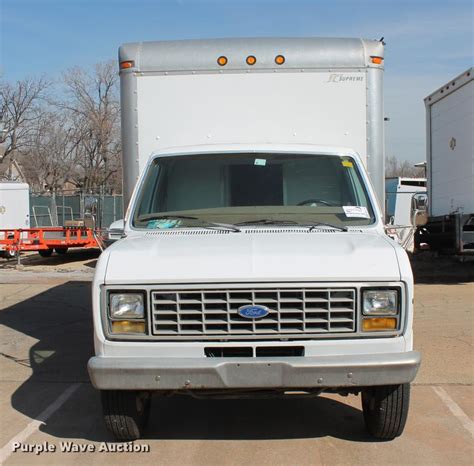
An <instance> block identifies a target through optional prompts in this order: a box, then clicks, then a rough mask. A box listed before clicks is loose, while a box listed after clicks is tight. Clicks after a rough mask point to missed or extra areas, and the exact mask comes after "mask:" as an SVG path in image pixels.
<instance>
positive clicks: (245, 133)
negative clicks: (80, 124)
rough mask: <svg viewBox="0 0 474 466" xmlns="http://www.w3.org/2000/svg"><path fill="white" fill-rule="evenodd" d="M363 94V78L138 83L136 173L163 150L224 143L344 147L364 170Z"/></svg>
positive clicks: (196, 78)
mask: <svg viewBox="0 0 474 466" xmlns="http://www.w3.org/2000/svg"><path fill="white" fill-rule="evenodd" d="M336 75H337V76H342V77H343V78H344V79H341V78H340V77H339V78H338V79H335V78H334V76H336ZM366 92H367V90H366V74H365V72H347V73H345V72H338V73H332V72H301V71H299V70H298V71H297V72H285V73H278V74H275V73H271V72H269V73H248V74H246V73H238V74H230V73H228V74H205V75H151V76H150V75H146V76H140V77H138V79H137V93H138V94H137V100H138V107H137V114H138V147H139V165H140V167H139V169H140V170H139V171H140V172H141V171H142V169H143V167H144V165H145V163H146V162H147V160H148V158H149V157H150V155H151V154H152V153H153V152H156V151H158V150H161V149H164V148H169V147H179V146H186V145H197V144H225V143H241V144H254V143H261V144H262V143H263V144H285V143H290V144H291V143H303V144H305V143H306V144H319V145H326V146H344V147H348V148H351V149H353V150H354V151H356V152H358V153H359V155H360V157H361V160H362V162H363V163H364V165H365V164H366V154H367V139H366V138H367V124H366V120H367V118H366Z"/></svg>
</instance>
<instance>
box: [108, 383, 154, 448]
mask: <svg viewBox="0 0 474 466" xmlns="http://www.w3.org/2000/svg"><path fill="white" fill-rule="evenodd" d="M101 396H102V411H103V414H104V420H105V426H106V427H107V429H108V430H109V431H110V432H111V433H112V434H113V435H114V436H115V438H116V439H117V440H125V441H130V440H137V439H139V438H140V437H141V436H142V435H143V431H144V429H145V426H146V423H147V421H148V416H149V414H150V404H151V397H150V395H149V394H148V393H146V392H136V391H128V390H102V391H101Z"/></svg>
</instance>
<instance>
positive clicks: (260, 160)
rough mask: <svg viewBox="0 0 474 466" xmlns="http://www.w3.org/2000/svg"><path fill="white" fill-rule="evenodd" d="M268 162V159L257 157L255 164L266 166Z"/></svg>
mask: <svg viewBox="0 0 474 466" xmlns="http://www.w3.org/2000/svg"><path fill="white" fill-rule="evenodd" d="M266 164H267V161H266V159H255V162H254V165H258V166H259V167H264V166H265V165H266Z"/></svg>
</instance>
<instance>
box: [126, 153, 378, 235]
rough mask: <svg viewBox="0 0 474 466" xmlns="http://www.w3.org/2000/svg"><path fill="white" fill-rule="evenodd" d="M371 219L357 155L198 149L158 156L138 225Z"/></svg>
mask: <svg viewBox="0 0 474 466" xmlns="http://www.w3.org/2000/svg"><path fill="white" fill-rule="evenodd" d="M210 222H213V223H220V224H228V225H229V224H231V225H246V226H247V225H252V224H255V225H262V224H272V223H274V224H288V225H299V224H301V225H303V224H305V225H310V224H315V223H327V224H330V225H334V226H338V227H341V226H342V227H346V226H353V225H354V226H355V225H368V224H371V223H373V222H374V213H373V210H372V207H371V205H370V202H369V199H368V196H367V192H366V188H365V186H364V184H363V182H362V180H361V177H360V174H359V171H358V169H357V166H356V164H355V162H354V160H353V159H352V158H350V157H347V156H334V155H312V154H282V153H262V154H253V153H252V154H240V153H239V154H236V153H231V154H228V153H227V154H195V155H180V156H167V157H158V158H155V159H154V160H153V162H152V163H151V165H150V166H149V168H148V171H147V173H146V175H145V178H144V181H143V183H142V186H141V188H140V191H139V193H138V201H137V203H136V207H135V210H134V213H133V225H134V226H135V227H136V228H148V229H156V228H179V227H192V226H199V225H205V224H206V225H209V224H210Z"/></svg>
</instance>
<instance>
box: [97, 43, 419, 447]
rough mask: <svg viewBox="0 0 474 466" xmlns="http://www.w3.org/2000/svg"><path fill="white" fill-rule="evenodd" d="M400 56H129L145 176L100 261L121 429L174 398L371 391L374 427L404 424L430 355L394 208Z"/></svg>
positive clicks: (123, 59) (131, 171) (108, 391)
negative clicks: (419, 327) (385, 94)
mask: <svg viewBox="0 0 474 466" xmlns="http://www.w3.org/2000/svg"><path fill="white" fill-rule="evenodd" d="M165 52H166V53H165ZM372 56H374V57H378V58H380V60H376V62H372ZM382 56H383V45H382V44H381V43H379V42H376V41H361V40H350V39H338V40H335V39H334V40H333V39H302V40H289V39H247V40H240V39H235V40H221V41H219V40H216V41H182V42H172V43H161V42H160V43H149V44H144V45H143V44H132V45H128V46H125V47H124V48H122V49H121V52H120V59H119V60H120V63H121V64H123V63H127V65H126V68H122V69H123V70H125V71H123V72H121V73H122V76H123V78H122V119H123V120H122V131H123V135H122V139H124V166H125V167H128V172H127V173H126V174H125V183H127V180H128V182H131V181H133V186H130V184H129V185H128V187H127V189H129V192H130V193H131V194H130V202H129V205H128V209H127V214H126V218H125V222H124V232H123V238H122V239H120V240H119V241H117V242H115V243H114V244H113V245H112V246H111V247H109V248H108V249H106V250H105V251H104V252H103V254H102V255H101V257H100V259H99V261H98V264H97V268H96V272H95V276H94V281H93V318H94V341H95V353H96V354H95V356H94V357H92V358H91V359H90V361H89V364H88V369H89V374H90V377H91V380H92V383H93V385H94V386H95V387H96V388H98V389H99V390H100V391H101V396H102V405H103V411H104V418H105V422H106V425H107V427H108V428H109V430H110V431H111V432H112V433H113V434H114V435H115V436H116V437H117V438H118V439H121V440H133V439H136V438H139V437H140V436H141V435H142V434H143V430H144V428H145V425H146V421H147V418H148V416H149V412H150V403H151V399H152V397H153V396H164V395H170V394H189V395H192V396H204V397H206V396H209V397H211V396H213V397H219V396H225V397H228V396H237V397H245V396H269V395H271V396H274V395H282V396H290V395H292V396H298V395H299V394H302V393H304V394H305V395H306V396H318V395H319V394H321V393H324V392H331V393H340V394H342V395H347V394H355V395H358V394H361V396H362V405H363V412H364V419H365V422H366V425H367V428H368V430H369V432H370V433H371V434H372V435H373V436H375V437H376V438H381V439H393V438H395V437H396V436H398V435H400V434H401V433H402V431H403V428H404V425H405V422H406V417H407V413H408V406H409V389H410V382H411V381H412V380H413V379H414V377H415V375H416V372H417V370H418V367H419V364H420V354H419V353H418V352H416V351H414V350H413V335H412V319H413V277H412V272H411V268H410V264H409V261H408V257H407V255H406V253H405V251H404V250H403V249H402V248H401V247H400V246H399V245H398V244H397V243H395V242H394V241H393V240H391V239H390V238H388V237H387V235H386V234H385V229H384V221H383V212H382V210H381V209H380V204H379V201H380V197H382V199H383V189H384V182H383V144H382V135H381V134H380V131H381V128H382V125H381V121H379V120H380V119H381V118H382V112H381V108H380V105H381V100H380V96H378V93H379V92H381V83H380V74H379V73H381V71H382V69H381V68H380V64H381V62H382V60H381V57H382ZM222 57H224V58H225V60H224V59H222ZM248 57H253V58H254V59H255V61H253V60H249V59H248ZM278 57H282V58H280V59H278ZM140 60H143V61H142V62H140ZM163 60H164V61H163ZM328 60H329V61H328ZM257 63H261V65H260V66H261V67H260V68H258V67H257V68H253V67H254V66H257ZM226 64H231V68H230V69H229V70H228V71H227V70H226V71H225V70H223V69H222V68H223V67H224V68H225V66H226ZM285 64H286V68H285ZM282 67H283V68H282ZM270 71H271V72H270ZM335 71H336V72H335ZM301 76H304V78H302V79H300V77H301ZM168 78H171V79H168ZM141 79H145V81H140V80H141ZM339 84H340V85H341V86H340V87H337V86H338V85H339ZM334 86H336V87H334ZM171 90H173V91H174V92H172V93H171V94H170V92H168V91H171ZM203 99H204V101H206V102H207V105H204V106H200V105H201V104H202V103H203ZM308 102H309V103H311V105H308ZM315 102H318V103H319V104H318V105H316V106H314V105H312V104H313V103H315ZM158 103H161V106H159V105H158ZM343 110H344V111H343ZM190 114H191V115H193V117H194V118H193V119H192V122H193V124H194V126H190V122H189V121H188V120H187V118H188V117H189V115H190ZM361 119H362V120H361ZM368 134H369V135H370V137H367V135H368ZM283 140H284V141H286V142H283ZM179 142H184V143H185V144H181V145H180V144H179ZM343 142H346V143H349V145H344V144H342V143H343ZM132 143H133V144H132ZM374 158H377V160H373V159H374ZM380 158H382V161H380ZM141 164H142V165H141ZM367 169H369V170H370V171H369V173H370V174H369V173H368V172H367ZM135 176H136V178H135ZM381 205H383V204H381Z"/></svg>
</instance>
